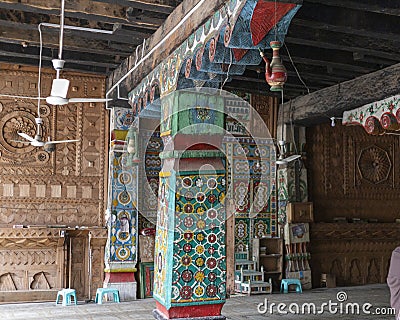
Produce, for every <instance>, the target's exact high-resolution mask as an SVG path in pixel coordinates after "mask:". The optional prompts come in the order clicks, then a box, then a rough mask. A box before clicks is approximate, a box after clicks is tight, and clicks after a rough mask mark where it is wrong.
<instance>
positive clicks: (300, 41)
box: [285, 30, 400, 64]
mask: <svg viewBox="0 0 400 320" xmlns="http://www.w3.org/2000/svg"><path fill="white" fill-rule="evenodd" d="M296 33H297V30H296ZM310 38H311V39H312V38H313V39H314V40H311V39H310ZM338 38H339V36H337V37H335V38H331V40H330V41H329V42H328V40H320V39H318V36H316V37H314V35H313V34H310V35H309V36H301V35H297V36H296V37H292V36H286V37H285V43H287V44H295V45H306V46H310V47H315V48H322V49H328V50H339V51H348V52H351V53H359V54H362V55H368V56H373V57H379V58H383V59H386V60H392V63H390V64H393V63H395V62H397V61H400V54H399V53H388V52H385V51H382V50H375V49H367V48H362V47H358V46H355V45H356V41H355V43H354V45H353V46H348V45H340V40H339V39H338ZM289 47H290V46H289ZM375 48H376V45H375ZM379 48H380V46H379ZM377 49H378V48H377Z"/></svg>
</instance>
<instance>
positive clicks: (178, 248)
mask: <svg viewBox="0 0 400 320" xmlns="http://www.w3.org/2000/svg"><path fill="white" fill-rule="evenodd" d="M223 106H224V104H223V98H222V97H221V96H214V95H208V94H202V93H199V92H194V91H190V92H188V91H186V92H175V93H173V94H171V95H169V96H167V97H165V98H163V100H162V114H163V116H162V118H163V119H162V120H163V122H162V124H161V135H162V136H163V141H164V151H163V152H162V154H161V158H162V159H163V167H162V171H161V172H160V186H159V200H158V202H159V204H158V213H157V214H158V219H157V234H156V247H155V268H154V269H155V270H154V291H153V292H154V293H153V296H154V298H155V300H156V309H155V310H154V312H153V314H154V317H155V318H156V319H198V320H200V319H210V320H212V319H225V317H224V316H222V315H221V309H222V306H223V304H224V303H225V297H226V261H225V260H226V253H225V207H224V200H225V184H226V181H225V169H224V165H223V161H222V159H223V157H224V154H223V153H222V152H221V151H220V150H221V145H222V137H223V124H224V116H223V109H224V107H223ZM174 112H175V113H174Z"/></svg>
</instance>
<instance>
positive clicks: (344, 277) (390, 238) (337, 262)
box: [310, 223, 400, 286]
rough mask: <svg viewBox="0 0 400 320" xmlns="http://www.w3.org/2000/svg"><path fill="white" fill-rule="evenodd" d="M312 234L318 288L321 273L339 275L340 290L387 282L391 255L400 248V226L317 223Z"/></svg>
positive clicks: (314, 270)
mask: <svg viewBox="0 0 400 320" xmlns="http://www.w3.org/2000/svg"><path fill="white" fill-rule="evenodd" d="M310 231H311V234H310V236H311V257H312V259H311V270H312V274H313V283H314V285H315V286H319V283H320V277H321V273H332V274H335V276H336V282H337V285H338V286H342V285H363V284H370V283H385V282H386V277H387V272H388V268H389V262H390V256H391V253H392V251H393V249H394V248H396V247H397V246H398V245H399V242H398V241H399V239H400V225H398V224H395V223H369V224H354V223H314V224H311V228H310Z"/></svg>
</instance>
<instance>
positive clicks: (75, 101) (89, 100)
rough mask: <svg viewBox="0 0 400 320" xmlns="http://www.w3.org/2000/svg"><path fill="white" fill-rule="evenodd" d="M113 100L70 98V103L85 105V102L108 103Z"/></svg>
mask: <svg viewBox="0 0 400 320" xmlns="http://www.w3.org/2000/svg"><path fill="white" fill-rule="evenodd" d="M111 100H112V99H103V98H70V99H68V102H71V103H85V102H99V103H100V102H106V101H111Z"/></svg>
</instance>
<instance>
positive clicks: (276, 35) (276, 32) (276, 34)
mask: <svg viewBox="0 0 400 320" xmlns="http://www.w3.org/2000/svg"><path fill="white" fill-rule="evenodd" d="M277 10H278V6H277V3H276V0H275V14H274V20H275V21H274V22H275V23H274V29H275V41H277V40H278V29H277V27H276V11H277Z"/></svg>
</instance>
